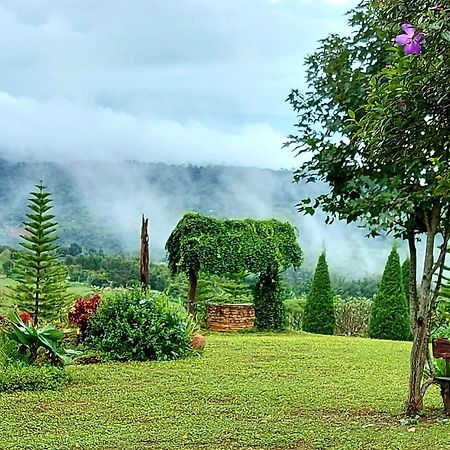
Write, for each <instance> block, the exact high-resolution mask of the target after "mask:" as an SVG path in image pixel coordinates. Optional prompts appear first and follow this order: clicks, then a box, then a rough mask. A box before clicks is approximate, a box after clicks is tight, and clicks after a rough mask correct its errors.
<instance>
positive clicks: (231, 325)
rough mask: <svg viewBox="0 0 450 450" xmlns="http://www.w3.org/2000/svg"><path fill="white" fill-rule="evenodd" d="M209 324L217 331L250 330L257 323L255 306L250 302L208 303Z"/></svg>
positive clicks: (210, 327) (209, 326)
mask: <svg viewBox="0 0 450 450" xmlns="http://www.w3.org/2000/svg"><path fill="white" fill-rule="evenodd" d="M207 313H208V315H207V322H206V323H207V326H208V328H209V329H210V330H215V331H239V330H248V329H249V328H252V327H253V324H254V323H255V308H254V307H253V305H252V304H250V303H245V304H239V305H237V304H236V305H232V304H217V303H210V304H208V305H207Z"/></svg>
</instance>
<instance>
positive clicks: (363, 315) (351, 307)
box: [334, 297, 372, 336]
mask: <svg viewBox="0 0 450 450" xmlns="http://www.w3.org/2000/svg"><path fill="white" fill-rule="evenodd" d="M334 305H335V310H336V329H335V334H338V335H343V336H367V332H368V328H369V320H370V314H371V310H372V300H370V299H368V298H364V297H350V298H347V299H342V298H340V297H335V299H334Z"/></svg>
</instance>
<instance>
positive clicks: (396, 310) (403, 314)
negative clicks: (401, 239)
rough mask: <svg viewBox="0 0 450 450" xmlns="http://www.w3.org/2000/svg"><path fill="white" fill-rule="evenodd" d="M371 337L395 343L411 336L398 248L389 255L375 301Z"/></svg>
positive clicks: (371, 321) (371, 318) (370, 326)
mask: <svg viewBox="0 0 450 450" xmlns="http://www.w3.org/2000/svg"><path fill="white" fill-rule="evenodd" d="M369 336H370V337H371V338H375V339H391V340H394V341H406V340H407V339H408V338H409V336H410V327H409V312H408V302H407V301H406V295H405V290H404V286H403V280H402V271H401V266H400V257H399V255H398V252H397V249H396V248H393V249H392V251H391V254H390V255H389V258H388V260H387V263H386V266H385V268H384V273H383V278H382V280H381V285H380V290H379V291H378V293H377V294H376V295H375V296H374V299H373V306H372V315H371V317H370V323H369Z"/></svg>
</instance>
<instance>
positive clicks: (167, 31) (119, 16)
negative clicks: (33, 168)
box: [0, 0, 355, 169]
mask: <svg viewBox="0 0 450 450" xmlns="http://www.w3.org/2000/svg"><path fill="white" fill-rule="evenodd" d="M354 4H355V1H352V0H214V1H212V0H132V1H125V0H120V1H119V0H27V1H26V2H20V1H17V0H0V30H1V33H2V38H1V39H0V65H1V66H0V67H1V70H0V157H3V158H5V159H10V160H13V161H22V160H25V161H75V160H97V161H103V160H105V161H122V160H137V161H147V162H156V161H161V162H165V163H169V164H187V163H192V164H199V165H204V164H229V165H245V166H257V167H267V168H273V169H279V168H292V167H294V166H295V165H296V162H295V159H294V158H293V155H292V154H291V152H290V151H289V150H287V149H283V150H282V149H281V147H282V144H283V142H284V141H285V140H286V136H287V135H288V134H290V133H292V132H294V128H293V123H294V122H295V114H294V112H293V111H292V110H291V108H290V106H289V104H288V103H286V102H285V99H286V97H287V95H288V94H289V91H290V89H292V88H302V87H304V80H303V69H302V63H303V59H304V57H305V56H306V55H307V54H309V53H311V52H312V51H314V49H315V48H316V46H317V41H318V40H319V39H321V38H324V37H325V36H326V35H327V34H329V33H332V32H338V33H346V32H348V29H347V25H346V19H345V17H344V13H345V12H346V11H347V10H349V9H350V8H351V7H352V6H354Z"/></svg>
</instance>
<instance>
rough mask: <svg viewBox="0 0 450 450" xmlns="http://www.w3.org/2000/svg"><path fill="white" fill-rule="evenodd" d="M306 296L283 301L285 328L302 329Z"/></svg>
mask: <svg viewBox="0 0 450 450" xmlns="http://www.w3.org/2000/svg"><path fill="white" fill-rule="evenodd" d="M305 304H306V295H303V296H301V297H294V298H289V299H287V300H285V301H284V310H285V327H286V328H288V329H290V330H298V331H300V330H302V329H303V314H304V313H305Z"/></svg>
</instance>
